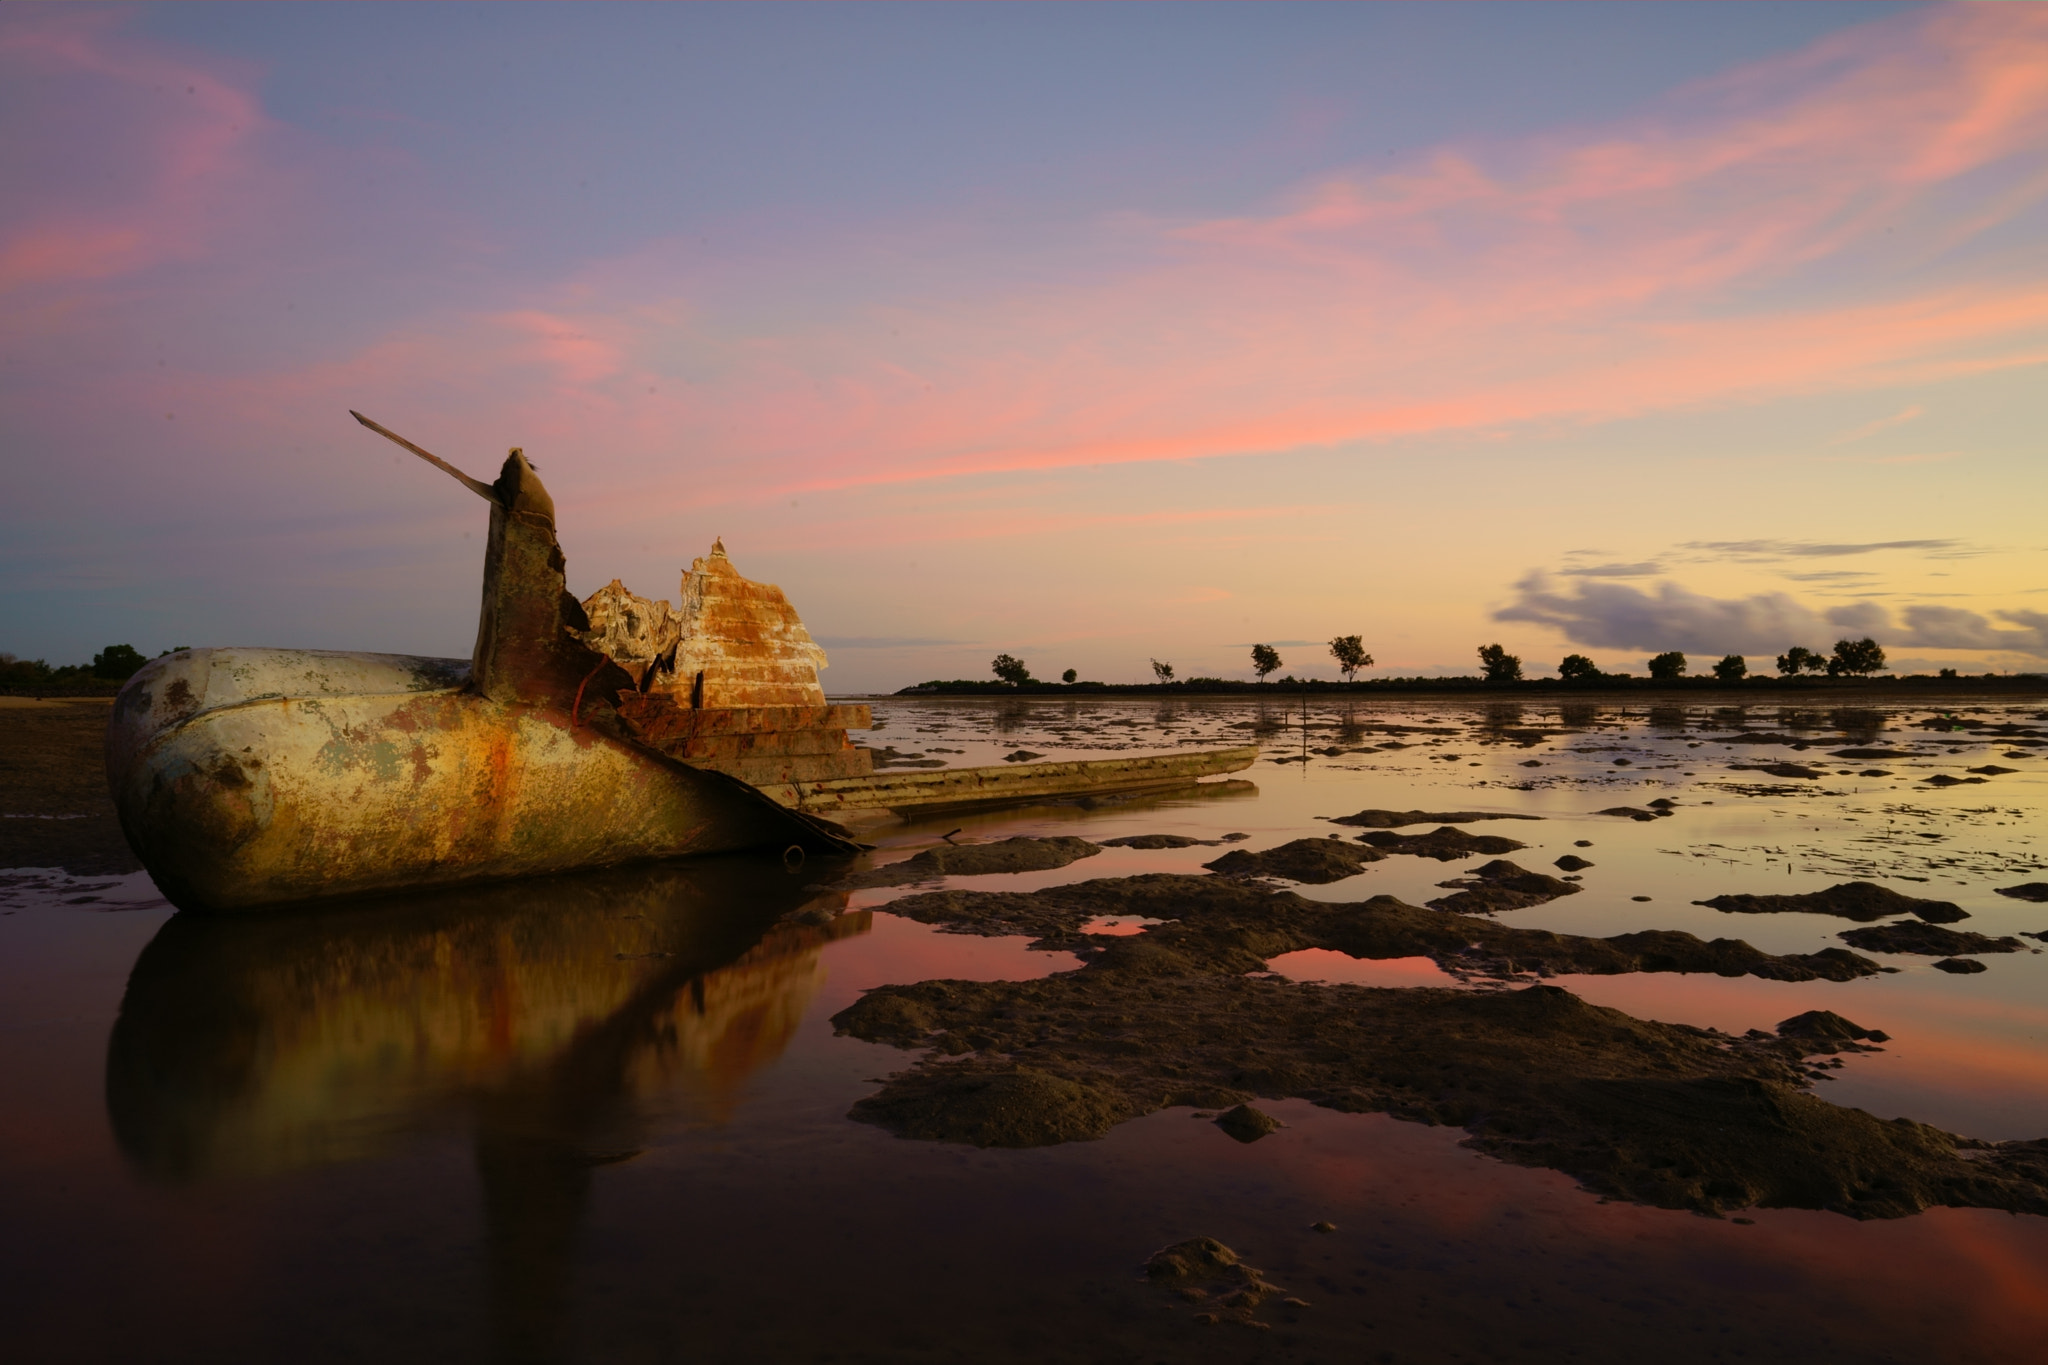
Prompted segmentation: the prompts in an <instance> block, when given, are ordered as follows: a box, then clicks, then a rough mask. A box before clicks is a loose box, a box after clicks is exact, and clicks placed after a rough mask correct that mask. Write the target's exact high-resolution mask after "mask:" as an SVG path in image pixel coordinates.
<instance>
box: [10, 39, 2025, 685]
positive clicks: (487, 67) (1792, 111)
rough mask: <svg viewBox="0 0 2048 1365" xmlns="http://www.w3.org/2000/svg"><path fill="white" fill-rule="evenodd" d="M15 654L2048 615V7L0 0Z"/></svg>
mask: <svg viewBox="0 0 2048 1365" xmlns="http://www.w3.org/2000/svg"><path fill="white" fill-rule="evenodd" d="M0 109H4V113H0V157H4V166H0V184H4V185H5V186H6V187H7V189H6V192H5V193H4V194H0V442H4V444H0V475H4V484H0V488H4V496H0V650H5V651H8V652H11V653H14V654H17V655H21V656H24V657H45V658H47V659H49V660H50V662H52V663H70V662H78V661H82V660H84V659H88V658H89V657H90V656H91V654H92V652H93V651H94V650H96V649H98V648H100V647H102V646H104V645H106V644H108V643H111V642H115V641H130V642H132V643H133V644H135V645H136V646H137V647H138V648H140V649H142V650H143V651H144V652H145V653H149V654H154V653H156V652H157V651H159V650H162V649H165V648H169V647H171V646H173V645H184V644H190V645H215V644H273V645H294V646H312V647H325V648H335V649H364V650H383V651H393V652H404V653H421V654H436V655H463V654H467V653H468V651H469V647H470V643H471V639H472V637H473V635H474V632H475V624H476V599H477V590H478V580H479V564H480V554H481V549H482V533H483V529H484V526H485V520H486V512H485V509H484V507H483V505H482V504H481V503H479V502H478V500H477V499H476V498H474V497H473V496H471V495H470V494H468V493H466V492H464V491H463V490H462V489H460V488H458V487H457V486H456V485H455V484H453V483H452V482H450V481H449V480H448V479H447V478H445V477H444V476H442V475H440V474H437V473H435V472H434V471H433V470H431V469H429V468H427V467H426V466H425V465H423V464H421V463H420V462H418V461H417V460H414V459H412V458H411V457H410V456H406V455H403V454H402V453H400V452H398V451H396V450H395V449H394V448H393V447H392V446H390V445H388V444H386V443H385V442H383V441H381V440H379V439H377V438H376V437H375V436H373V435H371V434H370V433H368V432H365V431H364V430H362V429H361V428H360V427H358V426H357V425H356V424H355V423H354V422H353V421H351V420H350V419H349V416H348V410H349V409H350V408H356V409H360V410H362V411H363V412H365V413H367V414H369V415H370V416H371V417H374V418H376V419H377V420H378V421H380V422H382V423H384V424H385V425H387V426H390V427H392V428H394V429H396V430H398V431H400V432H402V433H404V434H405V435H407V436H409V437H410V438H411V439H413V440H414V441H417V442H419V443H420V444H422V445H424V446H426V447H427V448H428V449H430V450H433V451H434V452H435V453H436V454H438V455H440V456H442V457H443V458H445V459H448V460H450V461H452V462H454V463H455V464H457V465H459V466H461V467H463V468H464V469H466V470H468V471H469V472H471V473H473V474H476V475H480V476H482V477H485V478H489V477H492V476H493V474H494V473H495V470H496V467H497V464H498V462H499V461H500V460H501V459H502V458H503V455H504V452H505V448H506V447H507V446H510V445H520V446H523V447H524V448H525V450H526V452H527V454H528V456H529V457H530V458H531V459H532V460H533V461H534V462H535V464H536V465H537V466H538V468H539V469H540V471H541V474H542V477H543V478H544V479H545V480H546V481H547V484H548V487H549V489H550V491H551V492H552V493H553V495H554V498H555V501H556V504H557V508H558V511H559V516H560V523H561V530H562V540H563V545H564V548H565V550H566V552H567V554H568V559H569V578H570V587H571V588H572V589H573V590H575V591H576V592H577V593H578V594H579V595H581V594H587V593H589V592H590V591H591V590H593V589H595V588H597V587H598V586H600V585H602V584H603V583H605V582H606V581H608V580H610V579H611V578H613V577H619V578H622V579H623V580H624V581H625V582H626V584H627V585H628V586H629V587H632V588H633V589H634V590H636V591H638V592H640V593H642V594H644V595H647V596H650V597H664V596H665V597H669V598H671V599H673V598H674V596H675V593H676V582H677V575H678V571H679V570H681V569H682V568H684V567H686V566H687V565H688V563H689V560H690V559H691V557H692V556H694V555H698V554H701V553H703V552H704V550H705V548H706V547H708V546H709V544H710V542H711V540H712V538H713V536H722V537H723V538H724V541H725V544H726V546H727V548H728V550H729V551H730V552H731V554H732V557H733V559H734V562H735V563H736V564H737V565H738V567H739V568H740V570H741V571H742V572H744V573H746V574H747V575H749V576H750V577H754V578H758V579H763V580H766V581H770V582H775V583H779V584H780V585H781V586H782V587H783V588H784V589H785V590H786V591H787V592H788V594H789V596H790V598H791V600H792V601H793V602H794V603H795V604H796V606H797V608H798V610H799V611H800V612H801V614H802V615H803V617H804V619H805V621H806V622H807V623H808V625H809V626H810V628H811V631H812V633H813V634H814V635H815V636H817V637H818V638H819V639H820V640H821V641H822V642H823V643H824V644H825V645H826V647H827V649H828V651H829V652H830V655H831V659H832V667H831V669H830V671H829V672H828V673H827V674H826V678H825V681H826V685H827V687H828V688H829V689H831V690H833V691H841V692H853V691H867V690H882V689H892V688H895V687H899V686H903V685H905V684H907V683H913V682H917V681H920V680H922V679H926V678H932V677H956V676H980V675H983V674H985V673H986V671H987V666H988V660H989V658H990V656H992V655H993V654H995V653H997V652H998V651H1003V652H1008V653H1012V654H1016V655H1020V656H1022V657H1023V658H1024V659H1025V660H1027V662H1029V664H1030V665H1031V666H1032V668H1033V669H1034V671H1035V672H1037V673H1038V674H1039V675H1040V676H1055V675H1057V673H1058V672H1059V671H1060V670H1061V669H1064V668H1068V667H1073V668H1077V669H1079V670H1080V672H1081V674H1082V676H1084V677H1088V678H1100V679H1104V680H1107V681H1133V680H1137V679H1139V678H1140V677H1149V669H1148V667H1147V661H1148V659H1151V658H1159V659H1165V660H1170V661H1172V663H1173V664H1174V665H1175V667H1176V669H1177V670H1178V671H1179V672H1180V673H1181V674H1182V675H1183V676H1188V675H1195V674H1213V675H1221V676H1226V677H1249V676H1250V672H1249V669H1250V661H1249V658H1248V650H1249V647H1250V645H1251V644H1252V643H1253V642H1254V641H1269V642H1272V643H1275V644H1276V645H1278V647H1279V648H1280V651H1281V654H1282V655H1283V656H1284V658H1285V661H1286V662H1285V666H1284V669H1283V671H1285V672H1292V673H1297V674H1309V675H1313V676H1323V677H1329V676H1334V673H1335V666H1334V663H1333V662H1332V661H1331V660H1330V658H1329V657H1328V654H1327V652H1326V650H1325V648H1324V646H1323V644H1322V642H1323V641H1327V640H1328V639H1329V638H1330V637H1331V636H1333V635H1338V634H1352V633H1357V634H1360V635H1362V636H1363V637H1364V640H1365V644H1366V647H1367V648H1368V649H1369V650H1371V651H1372V652H1373V654H1374V655H1375V656H1376V659H1377V663H1378V665H1379V666H1378V667H1377V668H1376V669H1375V670H1373V672H1374V673H1376V674H1378V675H1387V674H1404V675H1405V674H1417V673H1436V672H1471V671H1473V670H1474V667H1475V665H1474V660H1473V650H1474V647H1475V646H1477V645H1479V644H1483V643H1487V642H1489V641H1493V640H1499V641H1500V642H1502V643H1503V644H1505V645H1506V646H1507V647H1508V648H1509V649H1510V650H1512V651H1514V652H1516V653H1519V654H1521V655H1522V656H1523V657H1524V659H1525V661H1526V662H1527V665H1528V667H1529V671H1530V672H1531V673H1532V674H1533V675H1537V676H1540V675H1542V674H1545V673H1551V672H1554V670H1555V665H1556V662H1557V660H1558V659H1559V658H1560V657H1561V656H1562V655H1564V654H1566V653H1568V652H1583V653H1586V654H1590V655H1591V656H1592V657H1593V658H1594V659H1595V660H1596V661H1598V662H1599V663H1600V664H1602V665H1603V666H1605V667H1608V668H1614V669H1630V670H1633V671H1636V672H1642V671H1643V659H1644V658H1645V657H1646V656H1647V655H1648V654H1650V653H1653V652H1657V651H1659V650H1663V649H1681V650H1684V651H1686V652H1687V653H1688V654H1689V655H1691V656H1693V659H1694V667H1695V668H1696V669H1703V668H1704V666H1705V665H1706V664H1707V663H1710V662H1711V660H1712V659H1713V658H1715V657H1718V656H1719V655H1721V654H1723V653H1726V652H1731V651H1733V652H1740V653H1746V654H1748V655H1750V656H1751V662H1752V665H1753V666H1761V667H1765V668H1768V667H1769V663H1770V656H1771V655H1774V654H1777V653H1779V652H1781V651H1783V650H1784V649H1785V648H1786V647H1787V646H1789V645H1792V644H1805V645H1809V646H1812V647H1815V648H1819V649H1823V650H1825V649H1826V648H1827V647H1828V646H1830V645H1831V644H1832V643H1833V641H1834V640H1835V639H1837V638H1840V637H1842V636H1844V635H1852V634H1853V635H1858V636H1860V635H1864V634H1870V635H1874V636H1875V637H1876V638H1877V639H1878V640H1879V641H1880V642H1881V643H1882V644H1883V645H1884V646H1885V647H1886V649H1887V650H1888V651H1889V652H1890V654H1891V657H1892V662H1893V665H1894V667H1895V668H1900V669H1902V670H1931V669H1933V668H1935V667H1939V666H1954V667H1961V668H1963V669H1965V670H1967V671H1972V672H1977V671H1983V670H1986V669H2000V670H2004V669H2013V670H2021V669H2026V670H2041V669H2043V668H2048V204H2044V200H2048V5H2022V4H2009V5H2008V4H1999V5H1992V4H1972V5H1960V6H1931V7H1930V6H1914V5H1860V4H1786V5H1725V6H1716V5H1707V6H1693V5H1675V4H1666V5H1589V6H1578V5H1519V4H1518V5H1501V6H1495V5H1471V6H1461V5H1442V4H1429V5H1419V6H1400V5H1361V6H1336V5H1313V6H1305V7H1291V6H1286V5H1274V4H1260V5H1253V6H1243V7H1236V6H1229V5H1202V6H1193V7H1177V6H1170V5H1142V6H1136V5H1134V6H1125V7H1116V6H1080V5H1055V6H1017V7H1009V6H974V5H956V6H910V7H895V6H859V5H833V6H795V7H786V8H785V7H779V6H774V5H747V6H741V7H732V8H725V7H718V6H632V7H619V8H613V7H608V6H594V5H592V6H583V5H579V6H568V7H549V6H516V7H515V6H466V5H450V6H436V5H409V6H351V5H335V6H308V5H291V6H257V5H232V6H209V5H198V6H187V5H157V6H149V7H139V8H137V7H127V6H111V7H100V6H91V5H36V4H10V5H7V6H6V7H4V8H0Z"/></svg>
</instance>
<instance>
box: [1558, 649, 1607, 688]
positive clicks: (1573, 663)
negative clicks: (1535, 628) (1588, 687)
mask: <svg viewBox="0 0 2048 1365" xmlns="http://www.w3.org/2000/svg"><path fill="white" fill-rule="evenodd" d="M1557 676H1558V677H1560V678H1563V679H1564V680H1565V681H1566V682H1590V681H1592V680H1593V679H1594V678H1597V677H1599V676H1600V669H1599V667H1598V665H1596V664H1595V663H1594V662H1593V661H1592V660H1591V659H1589V658H1587V657H1586V656H1585V655H1583V654H1567V655H1565V656H1564V658H1563V659H1562V660H1560V661H1559V663H1558V665H1557Z"/></svg>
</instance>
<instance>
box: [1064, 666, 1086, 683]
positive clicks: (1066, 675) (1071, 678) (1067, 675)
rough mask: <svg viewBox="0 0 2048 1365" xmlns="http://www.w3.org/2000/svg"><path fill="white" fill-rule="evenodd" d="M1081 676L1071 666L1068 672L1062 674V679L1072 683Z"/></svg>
mask: <svg viewBox="0 0 2048 1365" xmlns="http://www.w3.org/2000/svg"><path fill="white" fill-rule="evenodd" d="M1080 676H1081V675H1080V674H1079V673H1076V672H1075V671H1074V670H1073V669H1071V668H1070V669H1068V670H1067V671H1066V672H1064V673H1062V674H1060V681H1061V682H1063V683H1072V682H1073V681H1074V680H1075V679H1076V678H1078V677H1080Z"/></svg>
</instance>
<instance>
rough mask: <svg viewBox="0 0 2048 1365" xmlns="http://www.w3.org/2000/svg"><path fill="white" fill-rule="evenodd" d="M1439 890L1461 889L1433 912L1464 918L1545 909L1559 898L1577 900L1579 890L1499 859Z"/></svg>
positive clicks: (1435, 904) (1441, 900) (1435, 903)
mask: <svg viewBox="0 0 2048 1365" xmlns="http://www.w3.org/2000/svg"><path fill="white" fill-rule="evenodd" d="M1437 885H1438V886H1446V887H1456V888H1460V889H1459V890H1458V893H1457V894H1456V895H1454V896H1440V897H1438V898H1437V899H1436V900H1433V901H1430V902H1428V904H1429V906H1430V908H1431V909H1434V910H1449V911H1452V912H1453V913H1456V914H1460V915H1491V914H1494V913H1495V912H1497V911H1501V910H1522V909H1526V908H1528V907H1529V906H1532V905H1543V904H1545V903H1547V902H1549V901H1554V900H1556V899H1557V898H1558V897H1559V896H1575V895H1577V894H1578V892H1579V888H1578V887H1577V886H1575V885H1573V884H1572V883H1571V882H1564V881H1559V880H1558V879H1557V878H1555V877H1553V876H1550V875H1549V874H1548V873H1543V872H1531V871H1529V870H1528V869H1527V868H1524V867H1521V866H1518V865H1517V864H1515V863H1511V862H1509V861H1507V860H1506V859H1505V858H1496V859H1494V860H1493V861H1492V862H1490V863H1487V864H1486V865H1485V866H1484V867H1481V868H1480V869H1479V870H1478V871H1476V872H1474V873H1472V874H1471V875H1470V876H1466V877H1458V878H1454V879H1453V880H1451V881H1447V882H1438V883H1437Z"/></svg>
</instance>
